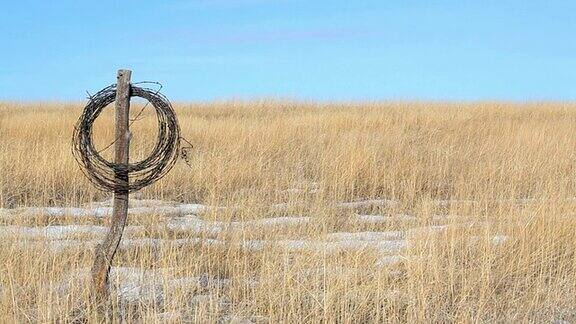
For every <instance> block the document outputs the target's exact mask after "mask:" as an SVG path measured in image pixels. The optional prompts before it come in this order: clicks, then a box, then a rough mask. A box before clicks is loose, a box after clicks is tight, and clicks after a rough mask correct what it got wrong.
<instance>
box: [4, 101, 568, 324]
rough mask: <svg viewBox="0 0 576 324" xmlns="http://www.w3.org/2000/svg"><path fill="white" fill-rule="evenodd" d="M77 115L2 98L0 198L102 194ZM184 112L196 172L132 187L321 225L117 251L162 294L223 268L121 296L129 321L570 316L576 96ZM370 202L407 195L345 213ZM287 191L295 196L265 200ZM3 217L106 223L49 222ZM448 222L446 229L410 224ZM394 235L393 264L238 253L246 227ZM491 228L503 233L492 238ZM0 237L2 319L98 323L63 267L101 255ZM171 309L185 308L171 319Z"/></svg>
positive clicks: (102, 139) (107, 133) (148, 225)
mask: <svg viewBox="0 0 576 324" xmlns="http://www.w3.org/2000/svg"><path fill="white" fill-rule="evenodd" d="M80 109H81V105H79V104H36V103H34V104H17V103H4V104H1V103H0V207H4V208H15V207H20V206H51V205H66V206H68V205H70V206H79V205H84V204H87V203H89V202H92V201H101V200H104V199H107V198H109V195H108V194H106V193H102V192H99V191H97V190H95V189H93V188H92V186H91V185H90V183H89V182H88V181H87V180H86V179H84V178H83V176H82V174H81V172H80V171H79V168H78V167H77V165H76V164H75V162H74V160H73V158H72V155H71V153H70V138H71V134H72V128H73V124H74V123H75V121H76V118H77V117H78V115H79V113H80ZM134 110H135V109H134V108H133V111H134ZM177 112H178V116H179V120H180V124H181V126H182V132H183V135H184V136H185V137H186V138H188V139H189V140H190V141H191V142H193V143H194V145H195V148H194V150H193V151H192V153H193V154H192V159H191V161H190V162H191V168H189V167H188V166H186V165H185V164H184V163H182V162H179V164H178V165H177V166H176V167H175V168H174V169H173V170H172V171H171V172H170V173H169V174H168V175H167V176H166V177H165V178H164V179H162V180H161V181H160V182H158V183H156V184H155V185H153V186H151V187H149V188H146V189H144V190H143V191H142V192H141V193H140V194H139V195H140V197H142V198H154V199H162V200H170V201H178V202H198V203H203V204H206V205H210V206H235V208H233V209H226V210H212V211H210V212H207V213H205V214H203V215H202V218H204V219H206V220H220V221H224V222H230V221H233V220H236V221H237V220H249V219H258V218H264V217H272V216H286V215H287V216H309V217H311V219H312V221H311V222H310V223H309V224H306V225H305V226H288V227H284V228H278V229H273V230H264V229H261V228H244V229H242V230H241V231H235V232H226V231H225V232H223V233H219V234H216V235H208V234H205V235H203V236H202V237H204V238H206V237H212V238H216V239H219V240H222V241H226V242H227V243H226V245H225V246H188V247H170V246H165V247H164V246H163V247H159V248H154V249H153V248H135V249H127V250H124V251H122V252H121V253H120V255H119V256H118V257H117V259H116V260H115V263H116V264H117V265H119V266H120V265H121V266H130V267H136V268H138V269H150V271H155V273H156V274H155V277H154V278H155V279H153V280H154V281H155V282H157V283H159V284H160V285H161V286H162V287H164V288H165V290H167V289H166V285H168V284H169V279H170V278H176V277H184V276H204V278H212V279H215V278H216V279H217V278H226V279H229V280H230V282H229V284H226V285H224V286H222V287H216V288H211V289H208V288H206V287H204V288H202V287H201V288H197V289H191V288H185V289H175V290H170V292H169V293H164V294H163V297H162V301H161V302H158V301H154V302H150V301H146V300H140V301H138V302H134V303H131V304H129V305H124V304H123V305H117V307H116V309H122V311H123V315H122V316H124V319H125V320H128V321H131V320H132V321H136V322H138V321H158V322H164V321H167V322H180V321H197V322H216V321H227V320H231V319H233V317H236V318H251V320H252V321H254V322H258V321H260V322H266V321H269V322H271V323H275V322H350V323H352V322H383V321H390V322H414V321H416V322H429V321H435V322H452V321H457V322H471V321H474V322H476V321H505V322H511V321H553V320H568V321H572V320H575V319H576V297H575V296H576V255H575V252H576V240H574V233H575V232H576V218H575V217H574V216H575V213H574V209H575V207H576V200H575V199H574V197H576V182H575V177H574V165H576V164H575V162H576V161H575V154H574V153H575V152H576V150H575V148H576V137H575V136H574V135H573V134H574V133H575V131H576V105H573V104H562V103H542V104H529V105H528V104H526V105H514V104H500V103H476V104H455V103H454V104H441V103H435V104H427V103H411V104H408V103H374V104H362V105H352V104H326V105H316V104H302V103H288V102H266V101H262V102H246V103H242V102H223V103H210V104H203V105H186V104H179V105H177ZM148 114H149V113H148ZM111 122H112V119H111V115H110V114H107V115H105V116H103V117H102V118H101V120H100V124H99V125H98V129H97V130H96V132H97V136H98V137H97V140H98V142H99V143H100V144H101V145H104V144H106V143H107V141H110V139H111V138H112V127H111ZM133 132H134V133H135V139H134V142H133V144H134V146H133V149H132V152H133V155H132V157H134V159H136V158H138V157H142V156H143V154H145V152H146V150H147V149H149V148H150V145H152V143H151V141H152V140H153V138H154V132H155V124H154V118H153V117H152V116H150V117H149V118H145V119H143V120H142V121H140V122H138V123H136V124H135V125H134V127H133ZM294 188H297V189H302V190H290V189H294ZM371 198H385V199H391V200H394V201H397V202H398V203H397V204H395V205H392V206H379V207H378V206H376V207H367V208H363V209H362V208H360V209H351V208H347V209H345V208H339V207H337V204H338V203H340V202H348V201H354V200H358V199H371ZM279 203H289V204H288V207H287V208H285V209H280V208H271V207H270V206H272V205H274V204H279ZM355 213H365V214H366V213H371V214H381V215H396V214H408V215H412V216H414V219H413V220H412V221H410V222H403V221H390V222H384V223H377V224H365V223H354V222H351V221H349V219H350V217H351V216H352V215H354V214H355ZM435 215H436V216H437V215H446V216H450V217H444V218H442V217H440V218H439V217H434V216H435ZM164 221H165V219H163V218H162V216H159V215H151V216H149V217H148V216H147V217H132V218H131V219H130V223H131V224H138V225H142V226H144V227H145V229H146V231H145V233H143V234H139V235H142V236H146V237H156V238H164V239H168V240H169V239H174V238H183V237H184V238H185V237H190V236H191V235H192V234H191V233H186V232H177V231H176V232H175V231H170V230H168V229H166V228H165V227H158V226H155V224H161V223H162V222H164ZM1 222H2V223H3V225H42V226H44V225H47V224H55V223H56V222H58V223H62V224H66V223H74V224H76V223H84V224H87V223H90V224H105V221H102V220H93V219H90V220H89V219H84V220H78V219H57V220H54V219H49V218H45V217H37V218H33V219H30V218H23V217H20V218H16V219H3V220H1ZM441 224H447V225H448V227H446V228H445V229H443V230H441V231H432V230H419V231H415V230H412V231H410V229H411V228H415V227H422V226H428V225H441ZM462 224H465V225H462ZM389 230H401V231H406V233H408V235H407V242H408V247H407V248H406V249H405V250H404V251H403V252H402V255H403V256H404V259H403V261H402V262H400V263H396V264H393V265H390V266H383V267H382V266H377V265H376V261H377V257H378V256H377V255H376V253H375V251H373V250H370V249H362V250H354V251H342V252H339V253H331V254H329V253H325V251H324V252H322V251H320V252H319V251H308V252H300V253H295V252H290V251H286V250H282V249H278V248H274V247H266V248H264V249H262V250H259V251H255V252H250V251H246V250H243V249H240V248H238V246H239V244H241V242H243V241H245V240H248V239H267V240H272V241H273V240H276V239H280V238H283V239H286V238H308V239H319V238H323V237H326V235H327V234H329V233H333V232H359V231H389ZM495 235H501V236H506V237H507V238H508V239H507V240H506V241H505V242H504V243H501V244H492V243H491V237H493V236H495ZM0 245H1V246H0V322H14V321H16V322H25V321H31V322H54V321H63V322H68V321H73V320H74V319H75V318H76V319H82V320H88V321H94V320H95V319H96V317H95V312H94V310H93V307H92V306H91V305H90V303H89V299H88V294H89V289H88V288H87V287H86V285H84V284H82V281H81V280H80V279H78V280H71V279H69V278H70V274H71V273H73V272H74V271H77V270H75V269H78V268H83V267H87V266H90V264H91V261H92V251H91V250H89V249H84V248H81V247H77V248H71V249H67V250H65V251H60V252H58V253H56V252H54V251H49V250H46V249H45V248H44V245H43V244H36V245H34V244H30V246H29V247H28V248H23V247H22V245H19V244H18V241H14V240H3V241H2V242H1V243H0ZM150 273H152V272H150ZM62 281H64V282H69V283H70V284H69V287H68V288H67V289H63V288H62V287H59V286H58V283H61V282H62ZM202 289H204V290H206V291H202ZM149 295H154V294H153V293H150V294H149ZM198 295H202V296H203V297H201V298H204V299H199V298H200V297H198ZM150 298H152V297H150ZM194 298H196V299H194ZM120 302H121V301H120V300H119V299H118V300H115V303H120ZM170 311H173V312H175V313H173V314H172V315H171V316H172V317H171V318H167V316H168V315H167V312H170ZM159 313H164V315H161V316H164V317H159V315H158V314H159ZM258 316H260V317H258Z"/></svg>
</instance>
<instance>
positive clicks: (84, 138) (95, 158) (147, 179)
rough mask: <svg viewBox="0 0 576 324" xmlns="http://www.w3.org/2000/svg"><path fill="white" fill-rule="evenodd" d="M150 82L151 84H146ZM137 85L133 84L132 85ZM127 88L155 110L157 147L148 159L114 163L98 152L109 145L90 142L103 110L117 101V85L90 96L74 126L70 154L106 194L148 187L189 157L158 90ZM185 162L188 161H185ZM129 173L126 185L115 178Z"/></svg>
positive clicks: (163, 97)
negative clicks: (101, 145)
mask: <svg viewBox="0 0 576 324" xmlns="http://www.w3.org/2000/svg"><path fill="white" fill-rule="evenodd" d="M146 83H150V82H146ZM134 84H136V83H134ZM134 84H132V85H131V86H130V97H140V98H143V99H146V100H147V101H148V103H150V104H152V106H153V107H154V108H155V110H156V117H157V120H158V134H157V138H156V144H155V146H154V148H153V149H152V151H151V153H150V155H148V157H147V158H145V159H143V160H141V161H139V162H136V163H130V162H129V163H128V164H127V165H124V164H117V163H114V162H111V161H108V160H106V159H104V158H103V157H102V156H101V155H100V153H101V152H102V151H104V150H106V149H108V148H109V147H110V146H112V144H114V142H115V140H114V141H113V142H112V143H110V145H108V146H106V147H104V148H103V149H101V150H97V149H96V147H95V146H94V142H93V131H92V127H93V124H94V121H95V120H96V118H98V116H99V115H100V113H101V112H102V111H103V109H104V108H105V107H106V106H108V105H109V104H111V103H113V102H114V100H115V98H116V84H113V85H110V86H108V87H106V88H104V89H102V90H100V91H99V92H98V93H96V94H94V95H91V96H90V97H89V101H88V104H87V105H86V107H85V108H84V111H83V112H82V115H80V118H79V119H78V122H77V123H76V125H75V127H74V134H73V137H72V153H73V155H74V158H75V159H76V161H77V162H78V164H80V167H81V169H82V172H83V173H84V175H85V176H86V177H87V178H88V179H89V180H90V181H91V182H92V183H93V184H94V185H95V186H96V187H97V188H99V189H102V190H106V191H128V192H132V191H136V190H139V189H142V188H143V187H145V186H148V185H150V184H152V183H154V182H155V181H157V180H158V179H160V178H162V177H163V176H165V175H166V173H167V172H168V171H170V169H171V168H172V167H173V166H174V164H175V163H176V161H177V159H178V157H179V156H180V155H181V156H183V157H187V156H188V150H189V149H190V147H191V146H188V145H186V146H183V147H181V145H180V140H181V139H182V140H184V141H185V142H186V143H187V144H189V142H188V141H186V140H185V139H183V138H181V137H180V127H179V125H178V120H177V119H176V114H175V112H174V109H173V108H172V105H171V104H170V101H169V100H168V99H167V98H166V97H165V96H164V95H162V94H161V93H160V92H159V90H160V89H158V90H153V89H149V88H141V87H137V86H134ZM148 103H147V104H146V105H145V106H144V107H143V108H142V109H141V110H140V111H139V113H138V114H137V116H136V117H134V118H132V119H131V120H130V125H132V123H134V122H135V121H137V120H139V117H140V115H141V114H142V112H143V111H144V109H145V108H146V107H147V105H148ZM186 162H187V163H188V160H187V159H186ZM126 173H128V178H129V182H128V184H125V183H124V184H121V182H119V181H117V180H116V178H117V176H118V175H122V174H126Z"/></svg>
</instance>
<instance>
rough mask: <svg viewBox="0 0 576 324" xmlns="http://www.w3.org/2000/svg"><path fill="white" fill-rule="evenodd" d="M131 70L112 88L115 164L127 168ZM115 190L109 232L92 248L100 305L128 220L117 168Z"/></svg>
mask: <svg viewBox="0 0 576 324" xmlns="http://www.w3.org/2000/svg"><path fill="white" fill-rule="evenodd" d="M131 75H132V71H130V70H118V74H117V77H116V78H117V82H116V84H117V86H116V102H115V109H116V131H115V139H116V141H115V143H114V149H115V156H114V160H115V163H117V164H118V165H122V166H125V167H127V166H128V154H129V148H130V137H131V134H130V130H129V128H128V124H129V118H130V77H131ZM115 180H116V184H118V185H119V186H118V188H116V189H115V190H114V205H113V210H112V221H111V224H110V230H109V232H108V234H107V235H106V238H105V239H104V241H103V242H102V244H100V245H98V247H97V248H96V257H95V259H94V265H93V266H92V283H93V285H94V290H95V294H96V297H97V299H99V300H100V301H101V302H103V301H105V300H107V299H108V276H109V273H110V267H111V266H112V259H113V258H114V255H115V254H116V250H117V249H118V245H119V244H120V240H121V239H122V232H123V231H124V226H126V220H127V218H128V190H127V189H126V187H127V185H128V170H127V169H120V170H117V171H116V173H115Z"/></svg>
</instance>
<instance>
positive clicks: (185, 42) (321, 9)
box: [0, 0, 576, 101]
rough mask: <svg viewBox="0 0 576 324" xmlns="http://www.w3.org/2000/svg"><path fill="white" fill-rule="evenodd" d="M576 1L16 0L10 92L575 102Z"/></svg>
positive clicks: (7, 49) (1, 89)
mask: <svg viewBox="0 0 576 324" xmlns="http://www.w3.org/2000/svg"><path fill="white" fill-rule="evenodd" d="M575 15H576V1H558V0H556V1H554V0H552V1H520V0H515V1H507V0H503V1H416V0H414V1H350V0H348V1H340V0H336V1H312V0H308V1H298V0H277V1H273V0H269V1H265V0H199V1H158V0H156V1H147V0H142V1H67V0H65V1H28V0H19V1H5V2H3V4H2V10H1V11H0V35H2V36H1V43H0V44H1V45H0V49H1V50H0V99H8V100H83V99H84V98H85V96H86V94H85V91H86V90H88V91H90V92H91V93H93V92H95V91H97V90H99V89H100V88H103V87H104V86H106V85H108V84H110V83H113V82H114V80H115V73H116V69H118V68H122V67H125V68H130V69H132V70H133V81H142V80H154V81H160V82H162V83H163V84H164V89H163V93H165V94H166V95H168V96H169V98H171V99H172V100H191V101H197V100H212V99H230V98H248V99H249V98H261V97H274V98H294V99H306V100H314V99H316V100H387V99H392V100H398V99H400V100H412V99H416V100H518V101H525V100H575V99H576V19H575V18H574V17H575Z"/></svg>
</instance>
